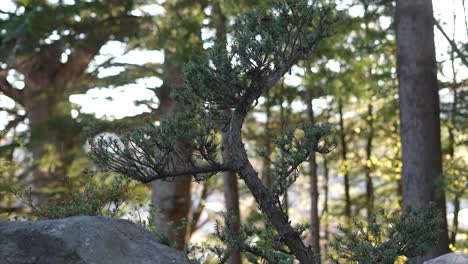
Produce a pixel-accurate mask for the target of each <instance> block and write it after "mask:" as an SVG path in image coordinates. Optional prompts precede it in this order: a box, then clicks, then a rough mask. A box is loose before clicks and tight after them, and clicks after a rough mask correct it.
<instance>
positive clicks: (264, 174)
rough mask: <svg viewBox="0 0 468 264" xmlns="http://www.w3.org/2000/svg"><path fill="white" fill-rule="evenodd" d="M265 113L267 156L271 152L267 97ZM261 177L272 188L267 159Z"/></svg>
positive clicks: (269, 115) (269, 110)
mask: <svg viewBox="0 0 468 264" xmlns="http://www.w3.org/2000/svg"><path fill="white" fill-rule="evenodd" d="M266 97H268V94H266ZM264 104H265V115H266V120H265V136H264V138H265V142H264V144H265V152H266V153H267V155H268V157H269V156H270V155H271V152H272V144H271V137H270V136H269V135H268V134H267V133H269V131H270V129H271V128H270V124H271V106H270V102H269V101H268V98H265V103H264ZM262 169H263V170H262V178H263V182H264V183H265V186H266V187H267V188H268V189H270V190H271V189H272V188H273V182H274V179H273V175H272V173H271V165H270V161H269V160H267V159H263V167H262Z"/></svg>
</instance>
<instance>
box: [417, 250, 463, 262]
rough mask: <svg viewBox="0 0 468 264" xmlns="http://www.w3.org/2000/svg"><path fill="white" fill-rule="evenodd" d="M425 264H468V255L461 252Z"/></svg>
mask: <svg viewBox="0 0 468 264" xmlns="http://www.w3.org/2000/svg"><path fill="white" fill-rule="evenodd" d="M424 264H468V255H467V254H463V253H461V252H454V253H448V254H445V255H442V256H440V257H437V258H435V259H431V260H428V261H426V262H424Z"/></svg>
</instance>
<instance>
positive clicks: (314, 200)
mask: <svg viewBox="0 0 468 264" xmlns="http://www.w3.org/2000/svg"><path fill="white" fill-rule="evenodd" d="M312 99H313V98H312V92H311V91H310V89H307V91H306V107H307V121H308V123H309V125H311V126H313V125H315V120H314V109H313V105H312ZM309 177H310V203H311V205H310V222H311V225H310V231H311V245H312V249H313V251H314V253H315V255H316V256H317V258H316V262H317V263H320V262H321V258H320V218H319V210H318V198H319V192H318V184H317V181H318V179H317V178H318V177H317V161H316V157H315V152H312V153H311V154H310V158H309Z"/></svg>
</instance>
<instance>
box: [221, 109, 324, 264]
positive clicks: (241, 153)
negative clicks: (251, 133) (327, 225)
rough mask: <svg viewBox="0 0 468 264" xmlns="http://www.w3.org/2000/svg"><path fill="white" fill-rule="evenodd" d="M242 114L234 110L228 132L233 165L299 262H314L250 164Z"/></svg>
mask: <svg viewBox="0 0 468 264" xmlns="http://www.w3.org/2000/svg"><path fill="white" fill-rule="evenodd" d="M244 116H245V114H242V113H241V114H239V113H236V114H235V115H234V117H233V120H231V124H232V126H231V128H230V130H229V131H228V132H227V133H228V135H227V138H226V141H225V142H226V145H223V146H224V147H226V148H227V151H229V153H231V155H232V167H233V168H234V169H235V170H236V171H237V173H238V174H239V175H240V177H241V179H243V180H244V182H245V184H246V185H247V187H248V188H249V190H250V191H251V192H252V195H253V196H254V198H255V200H256V201H257V203H258V205H259V207H260V210H261V211H262V212H263V213H264V215H265V217H266V218H267V219H268V221H269V222H270V223H271V224H272V225H273V226H274V227H275V229H276V231H278V234H279V236H280V237H281V238H282V240H283V241H284V243H285V244H286V245H287V246H288V247H289V249H290V250H291V252H292V253H293V254H294V256H296V258H297V259H298V260H299V262H300V263H302V264H313V263H316V262H315V256H314V252H313V251H312V250H311V248H310V247H307V246H306V245H305V244H304V242H303V241H302V239H301V237H300V236H299V234H298V233H297V232H296V231H295V230H294V228H293V227H292V226H291V224H290V223H289V218H288V216H287V215H286V214H285V213H284V212H283V211H282V210H281V209H280V208H279V207H278V205H277V202H276V199H274V197H273V194H272V193H271V192H270V191H269V190H268V189H267V188H266V187H265V185H263V183H262V181H261V180H260V178H259V177H258V174H257V172H256V171H255V169H254V168H253V167H252V164H251V163H250V161H249V159H248V156H247V153H246V150H245V148H244V143H243V142H242V138H241V128H242V123H243V120H244Z"/></svg>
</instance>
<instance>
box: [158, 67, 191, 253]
mask: <svg viewBox="0 0 468 264" xmlns="http://www.w3.org/2000/svg"><path fill="white" fill-rule="evenodd" d="M163 78H164V79H163V85H162V86H161V87H160V88H159V89H158V90H157V91H158V92H157V96H158V98H159V103H160V104H159V107H158V112H159V115H160V118H161V119H164V118H171V117H172V116H173V115H174V114H175V113H176V112H177V111H178V107H177V104H176V102H175V101H173V100H172V98H170V96H169V95H170V92H171V91H172V89H180V88H181V87H183V79H182V72H181V67H180V66H179V65H172V64H170V62H168V63H166V67H165V74H164V76H163ZM177 147H178V148H179V152H180V153H183V154H185V155H190V153H191V150H190V149H185V148H184V147H183V146H181V145H180V144H178V146H177ZM190 185H191V176H190V175H188V176H183V177H176V178H174V180H173V181H170V182H169V181H155V182H153V194H152V202H153V204H154V205H155V206H156V208H157V209H158V210H157V212H156V213H155V225H156V229H157V230H158V231H160V232H162V233H164V234H166V235H167V236H168V238H169V239H170V240H171V241H174V242H175V243H176V247H177V248H178V249H183V248H184V247H185V244H186V242H187V240H188V239H189V238H190V235H189V233H190V232H188V231H189V229H190V228H189V227H188V226H189V225H187V223H186V222H187V220H188V215H189V212H190V208H191V196H190V193H191V190H190Z"/></svg>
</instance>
